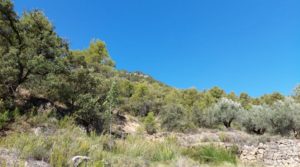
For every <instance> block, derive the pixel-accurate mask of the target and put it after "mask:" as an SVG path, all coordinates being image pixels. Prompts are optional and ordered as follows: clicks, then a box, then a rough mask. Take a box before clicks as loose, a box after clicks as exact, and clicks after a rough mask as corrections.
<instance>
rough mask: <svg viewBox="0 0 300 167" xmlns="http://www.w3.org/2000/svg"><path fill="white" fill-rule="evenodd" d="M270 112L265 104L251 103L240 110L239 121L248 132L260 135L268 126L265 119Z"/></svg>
mask: <svg viewBox="0 0 300 167" xmlns="http://www.w3.org/2000/svg"><path fill="white" fill-rule="evenodd" d="M271 112H272V111H271V109H270V107H268V106H266V105H264V106H262V105H253V106H251V108H250V109H249V110H244V111H243V112H242V117H241V123H242V125H243V126H244V127H245V128H246V130H247V131H248V132H250V133H255V134H258V135H262V134H264V133H265V132H266V130H267V129H268V128H269V124H268V121H267V120H268V118H269V115H270V114H271Z"/></svg>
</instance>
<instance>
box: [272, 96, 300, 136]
mask: <svg viewBox="0 0 300 167" xmlns="http://www.w3.org/2000/svg"><path fill="white" fill-rule="evenodd" d="M272 110H273V112H271V115H270V118H269V123H270V125H271V126H272V131H273V132H274V133H279V134H281V135H288V134H289V133H290V132H291V131H293V132H294V133H295V135H297V134H299V132H300V104H298V103H296V102H295V100H294V99H292V98H286V99H285V100H283V101H278V102H276V103H275V104H274V105H273V107H272Z"/></svg>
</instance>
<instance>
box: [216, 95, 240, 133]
mask: <svg viewBox="0 0 300 167" xmlns="http://www.w3.org/2000/svg"><path fill="white" fill-rule="evenodd" d="M210 110H211V111H212V112H213V113H214V114H213V117H215V119H216V121H217V122H219V123H223V124H224V126H225V127H226V128H230V127H231V123H232V122H233V121H234V120H236V119H237V118H238V116H239V115H240V114H241V111H242V110H243V108H242V106H241V104H240V103H238V102H234V101H232V100H230V99H227V98H222V99H221V100H220V101H219V102H218V103H217V104H215V105H214V106H212V108H211V109H210Z"/></svg>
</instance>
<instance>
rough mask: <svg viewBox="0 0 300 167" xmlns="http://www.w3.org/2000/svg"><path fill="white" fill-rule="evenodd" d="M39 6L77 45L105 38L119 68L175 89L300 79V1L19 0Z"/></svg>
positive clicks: (285, 89)
mask: <svg viewBox="0 0 300 167" xmlns="http://www.w3.org/2000/svg"><path fill="white" fill-rule="evenodd" d="M14 2H15V7H16V9H17V11H18V12H19V13H22V11H24V10H30V9H35V8H38V9H42V10H43V11H44V12H45V13H46V15H47V16H48V18H49V19H50V20H51V21H52V22H53V23H54V25H55V27H56V30H57V32H58V33H59V34H60V35H61V36H62V37H64V38H66V39H68V41H69V42H70V45H71V48H72V49H83V48H85V47H87V46H88V45H89V42H90V40H91V39H93V38H99V39H102V40H103V41H105V42H106V44H107V46H108V49H109V52H110V54H111V56H112V58H113V59H114V60H115V61H116V62H117V68H118V69H126V70H129V71H142V72H144V73H146V74H150V75H152V76H153V77H154V78H156V79H158V80H160V81H162V82H164V83H166V84H169V85H171V86H175V87H178V88H189V87H196V88H198V89H200V90H203V89H208V88H211V87H213V86H219V87H221V88H223V89H225V90H226V91H227V92H230V91H234V92H236V93H240V92H248V93H249V94H250V95H252V96H259V95H263V94H265V93H270V92H273V91H279V92H281V93H283V94H286V95H288V94H291V92H292V89H293V88H294V87H295V86H296V84H297V83H300V10H299V9H300V1H299V0H226V1H225V0H106V1H104V0H72V1H70V0H69V1H66V0H26V1H24V0H15V1H14Z"/></svg>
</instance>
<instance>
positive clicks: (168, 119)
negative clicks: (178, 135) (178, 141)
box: [161, 104, 195, 132]
mask: <svg viewBox="0 0 300 167" xmlns="http://www.w3.org/2000/svg"><path fill="white" fill-rule="evenodd" d="M189 114H190V113H188V112H187V111H186V110H185V108H184V107H183V106H182V105H178V104H169V105H166V106H165V107H164V108H163V111H162V112H161V126H162V128H164V129H166V130H167V131H181V132H186V131H190V130H192V129H195V125H194V123H193V120H191V118H190V117H189Z"/></svg>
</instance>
